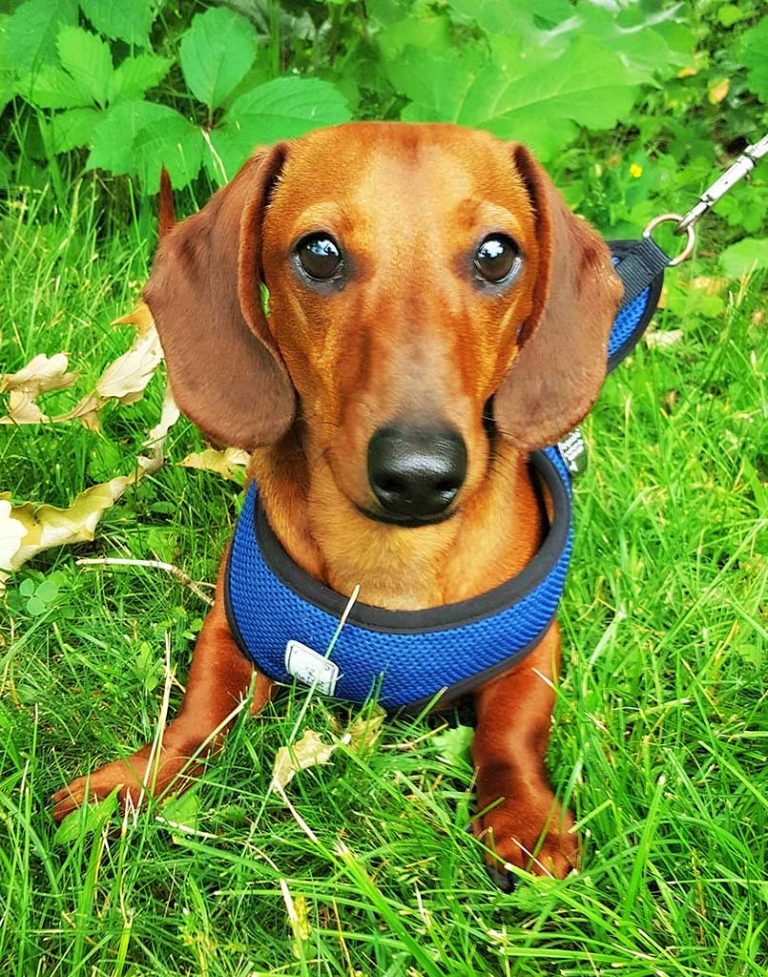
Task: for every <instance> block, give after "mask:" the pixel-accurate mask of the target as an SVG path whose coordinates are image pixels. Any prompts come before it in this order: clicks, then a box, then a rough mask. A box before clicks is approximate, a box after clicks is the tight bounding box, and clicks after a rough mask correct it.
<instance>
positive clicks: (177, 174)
mask: <svg viewBox="0 0 768 977" xmlns="http://www.w3.org/2000/svg"><path fill="white" fill-rule="evenodd" d="M158 107H159V108H164V109H166V112H165V115H164V117H163V120H162V122H161V123H160V124H159V125H151V126H146V127H144V128H143V129H141V131H140V132H139V133H138V135H137V136H136V140H135V141H134V144H133V150H132V155H133V163H134V168H135V171H136V172H137V173H138V176H139V179H140V180H141V185H142V187H143V188H144V190H145V191H146V192H147V193H157V191H158V190H159V188H160V170H161V169H162V167H163V166H164V167H165V168H166V169H167V170H168V173H169V175H170V177H171V184H172V186H173V188H174V190H182V189H183V188H184V187H186V186H187V185H188V184H189V183H191V182H192V180H194V179H195V177H196V176H197V174H198V173H199V172H200V164H201V162H202V158H203V150H204V149H205V141H204V139H203V134H202V132H201V131H200V129H199V128H198V127H197V126H196V125H193V123H191V122H190V121H189V120H188V119H185V118H184V117H183V116H182V115H179V113H178V112H176V111H175V110H174V109H171V108H168V107H167V106H158Z"/></svg>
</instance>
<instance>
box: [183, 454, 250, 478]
mask: <svg viewBox="0 0 768 977" xmlns="http://www.w3.org/2000/svg"><path fill="white" fill-rule="evenodd" d="M249 457H250V456H249V454H248V452H247V451H243V450H242V448H225V449H224V451H217V450H216V449H215V448H206V449H205V451H193V452H192V454H189V455H187V457H186V458H185V459H184V460H183V461H182V462H181V464H182V465H183V466H184V468H200V469H201V470H202V471H206V472H215V473H216V474H217V475H221V477H222V478H228V479H229V480H230V481H233V482H242V481H243V474H244V473H243V472H242V471H238V468H242V467H243V466H245V465H247V464H248V459H249Z"/></svg>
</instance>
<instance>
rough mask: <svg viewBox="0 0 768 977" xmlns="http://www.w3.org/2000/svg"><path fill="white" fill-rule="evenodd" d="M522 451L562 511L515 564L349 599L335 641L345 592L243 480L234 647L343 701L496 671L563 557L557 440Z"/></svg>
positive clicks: (557, 584) (407, 695) (232, 565)
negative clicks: (446, 597) (463, 587)
mask: <svg viewBox="0 0 768 977" xmlns="http://www.w3.org/2000/svg"><path fill="white" fill-rule="evenodd" d="M614 262H615V263H616V264H619V263H620V260H619V259H617V258H615V259H614ZM657 284H659V286H660V283H657ZM657 294H658V290H657ZM652 295H653V287H652V286H649V287H648V288H646V289H645V290H644V291H643V292H641V293H640V295H638V296H637V298H635V299H634V300H632V301H631V302H629V303H627V304H626V306H624V307H622V308H621V309H620V310H619V313H618V315H617V317H616V320H615V322H614V326H613V330H612V333H611V336H610V341H609V357H610V358H612V359H614V358H616V357H617V356H618V358H621V356H623V355H624V354H625V353H626V351H627V350H628V349H630V348H631V347H632V345H633V344H634V343H635V342H636V341H637V338H638V337H639V335H640V334H641V333H642V330H643V329H644V328H645V325H647V320H648V319H649V318H650V314H651V312H652V310H651V309H649V302H650V301H651V298H652ZM615 361H616V360H615V359H614V362H615ZM532 461H533V462H534V463H535V466H536V467H537V468H538V469H539V470H540V472H541V473H542V474H544V475H545V481H546V482H547V485H548V489H549V493H550V496H552V498H553V499H554V500H555V501H557V499H559V500H560V502H559V507H560V510H561V511H560V512H558V505H557V504H556V505H555V521H554V525H553V527H552V530H551V531H550V534H549V537H548V539H547V540H546V541H545V543H544V544H543V546H542V548H541V550H540V551H539V553H537V554H536V555H535V556H534V558H533V560H532V562H531V563H530V564H529V566H528V567H526V569H525V570H524V571H523V573H522V574H520V575H519V576H518V577H516V578H514V579H513V580H511V581H508V583H507V584H504V585H502V587H499V588H497V589H496V590H495V591H491V592H490V593H489V594H486V595H481V596H480V597H478V598H474V599H473V600H470V601H463V602H461V603H459V604H452V605H447V606H446V607H442V608H439V609H433V610H431V611H427V612H424V611H414V612H402V611H401V612H392V611H386V610H383V609H380V608H370V607H367V606H366V605H364V604H357V605H355V606H354V607H353V608H352V611H351V613H350V615H349V617H348V619H347V621H346V623H345V625H344V627H343V628H342V629H341V631H340V632H339V634H338V636H337V640H336V641H335V642H333V638H334V635H335V634H336V632H337V629H338V626H339V618H340V615H341V612H342V610H343V608H344V604H345V600H344V598H343V597H341V595H338V594H334V593H333V592H332V591H330V590H328V589H327V588H324V587H322V586H321V585H319V584H318V583H317V582H316V581H312V580H311V579H310V578H308V577H306V575H303V574H302V572H301V571H300V570H299V569H298V568H297V567H295V564H292V563H291V561H290V559H289V557H288V556H287V554H286V553H285V552H284V551H283V550H282V547H280V545H279V543H278V542H277V541H276V540H275V538H274V536H273V535H272V534H271V531H270V530H269V529H268V527H267V526H266V520H265V519H264V517H263V514H261V520H262V521H261V528H259V525H260V524H259V515H258V512H259V510H258V492H257V489H256V486H255V485H251V487H250V489H249V491H248V493H247V496H246V500H245V504H244V506H243V509H242V512H241V514H240V516H239V518H238V523H237V528H236V530H235V535H234V539H233V541H232V548H231V551H230V556H229V563H228V566H227V575H226V584H225V597H226V604H227V608H226V609H227V617H228V620H229V624H230V627H231V630H232V633H233V635H234V636H235V639H236V640H237V642H238V644H239V645H240V647H241V649H242V650H243V651H244V652H245V653H246V654H247V655H249V656H250V657H251V658H252V659H253V661H254V663H255V664H256V665H257V666H258V667H259V668H260V669H261V670H262V671H264V672H265V673H266V674H267V675H269V676H270V677H271V678H273V679H275V680H277V681H280V682H291V681H292V680H293V678H294V677H299V678H301V679H302V680H303V681H305V682H306V683H308V684H316V685H317V687H318V688H320V689H321V690H323V691H326V692H328V693H329V694H332V695H335V696H336V697H338V698H343V699H349V700H352V701H354V702H363V701H365V700H366V699H367V698H368V697H369V696H371V695H376V697H377V699H378V701H379V702H380V703H381V704H382V705H383V706H384V707H385V708H387V709H395V708H399V707H402V706H414V705H418V704H420V703H422V702H424V701H426V700H429V699H431V698H432V697H433V696H435V695H437V694H438V693H440V692H441V691H442V690H449V691H453V692H454V693H456V692H462V691H467V690H469V689H470V688H473V687H475V686H477V685H480V684H481V683H482V682H483V681H486V680H487V679H488V678H490V677H492V676H493V675H495V674H500V673H501V672H503V671H504V670H506V669H507V668H509V667H510V666H511V665H512V664H513V663H514V662H516V661H518V660H519V659H521V658H523V657H524V656H525V655H526V654H527V653H528V652H530V651H532V650H533V648H535V647H536V645H537V644H538V643H539V641H540V640H541V638H542V637H543V635H544V634H545V632H546V630H547V629H548V627H549V626H550V624H551V622H552V620H553V619H554V616H555V613H556V611H557V606H558V603H559V600H560V596H561V594H562V592H563V587H564V584H565V578H566V573H567V570H568V563H569V560H570V555H571V546H572V539H573V523H572V519H571V512H570V497H571V476H570V474H569V471H568V468H567V467H566V465H565V464H564V461H563V457H562V456H561V454H560V450H559V449H558V448H557V447H549V448H545V449H544V450H543V451H542V452H534V454H533V455H532ZM562 510H564V511H562ZM555 530H557V532H555ZM555 537H556V540H555ZM267 552H268V553H269V556H267ZM425 616H426V618H427V619H428V620H429V624H427V625H424V623H423V622H424V620H425ZM297 642H298V643H299V645H298V646H297V645H296V643H297ZM331 645H333V646H332V647H331ZM328 649H330V651H329V650H328ZM294 653H295V654H294ZM292 655H293V657H292ZM307 662H308V664H307ZM297 663H298V665H297ZM289 666H290V667H289Z"/></svg>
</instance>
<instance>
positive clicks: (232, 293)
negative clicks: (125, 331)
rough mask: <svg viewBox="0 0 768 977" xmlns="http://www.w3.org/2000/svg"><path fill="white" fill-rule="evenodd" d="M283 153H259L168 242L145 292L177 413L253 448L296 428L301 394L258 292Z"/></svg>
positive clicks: (216, 436) (222, 439) (219, 437)
mask: <svg viewBox="0 0 768 977" xmlns="http://www.w3.org/2000/svg"><path fill="white" fill-rule="evenodd" d="M284 158H285V147H284V146H281V145H277V146H275V147H273V148H272V149H271V150H262V151H257V152H256V153H255V154H254V155H253V156H252V157H251V158H250V159H249V160H248V162H247V163H246V164H245V166H244V167H243V168H242V169H241V170H240V172H239V173H238V174H237V176H236V177H235V178H234V180H233V181H232V182H231V183H230V184H229V185H228V186H226V187H224V188H223V189H222V190H219V191H218V193H216V194H214V196H213V197H212V198H211V200H210V201H209V203H208V204H207V205H206V206H205V207H204V208H203V209H202V210H201V211H200V212H199V213H197V214H195V215H194V216H192V217H189V218H187V220H185V221H182V223H180V224H177V225H176V226H175V227H173V229H172V230H170V231H168V233H167V235H166V236H165V237H164V238H163V240H162V241H161V243H160V247H159V249H158V252H157V256H156V258H155V263H154V266H153V269H152V274H151V276H150V279H149V281H148V283H147V285H146V287H145V289H144V299H145V300H146V302H147V304H148V305H149V308H150V310H151V312H152V315H153V317H154V319H155V323H156V325H157V330H158V333H159V334H160V341H161V343H162V346H163V350H164V352H165V359H166V362H167V366H168V376H169V378H170V381H171V389H172V391H173V396H174V398H175V399H176V402H177V403H178V405H179V407H180V408H181V409H182V410H183V411H184V413H185V414H187V416H188V417H190V418H191V419H192V420H193V421H194V422H195V424H197V425H198V427H200V428H201V429H202V430H203V431H204V432H205V433H206V434H207V435H208V436H209V437H211V438H212V439H213V440H214V441H217V442H219V443H221V444H226V445H231V446H233V447H240V448H246V449H247V450H249V451H250V450H251V449H252V448H254V447H256V446H257V445H262V444H270V443H272V442H274V441H277V440H278V439H279V438H280V437H281V436H282V435H283V434H284V433H285V431H286V430H287V429H288V427H289V426H290V423H291V420H292V419H293V413H294V407H295V402H294V392H293V387H292V386H291V382H290V380H289V379H288V374H287V373H286V370H285V366H284V365H283V363H282V360H281V359H280V356H279V353H278V351H277V349H276V347H275V344H274V341H273V339H272V337H271V336H270V333H269V329H268V328H267V323H266V319H265V317H264V312H263V310H262V304H261V299H260V294H259V281H260V278H261V229H262V224H263V218H264V211H265V208H266V206H267V203H268V200H269V191H270V188H271V187H272V185H273V184H274V182H275V180H276V179H277V177H278V174H279V171H280V167H281V166H282V164H283V160H284Z"/></svg>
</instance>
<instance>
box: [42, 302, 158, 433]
mask: <svg viewBox="0 0 768 977" xmlns="http://www.w3.org/2000/svg"><path fill="white" fill-rule="evenodd" d="M126 324H130V325H133V326H135V327H136V338H135V339H134V341H133V343H132V344H131V347H130V349H128V350H126V352H125V353H123V355H122V356H118V357H117V359H116V360H113V361H112V362H111V363H110V364H109V365H108V366H107V368H106V369H105V370H104V372H103V373H102V374H101V376H100V377H99V379H98V380H97V381H96V389H95V390H94V391H93V392H92V393H89V394H88V395H87V396H85V397H83V399H82V400H81V401H80V402H79V403H78V404H76V405H75V406H74V407H73V408H72V410H70V411H67V413H66V414H60V415H59V416H58V417H54V418H53V420H54V421H71V420H74V419H75V418H79V419H80V420H81V421H82V422H83V424H84V425H85V426H86V427H87V428H89V429H90V430H92V431H98V430H99V412H100V411H101V410H102V408H103V407H104V405H105V404H106V403H107V402H108V401H110V400H119V401H120V402H121V403H123V404H135V403H136V401H137V400H141V398H142V396H143V394H144V390H145V389H146V387H147V384H148V383H149V381H150V380H151V379H152V377H153V375H154V372H155V370H156V369H157V366H158V364H159V363H160V361H161V360H162V358H163V350H162V347H161V346H160V338H159V336H158V335H157V330H156V329H155V321H154V319H153V318H152V313H151V312H150V311H149V306H148V305H146V303H144V302H139V304H138V305H137V306H136V308H135V309H134V310H133V312H130V313H129V314H128V315H126V316H123V317H122V318H120V319H115V321H114V322H113V323H112V325H113V326H118V325H126Z"/></svg>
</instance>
